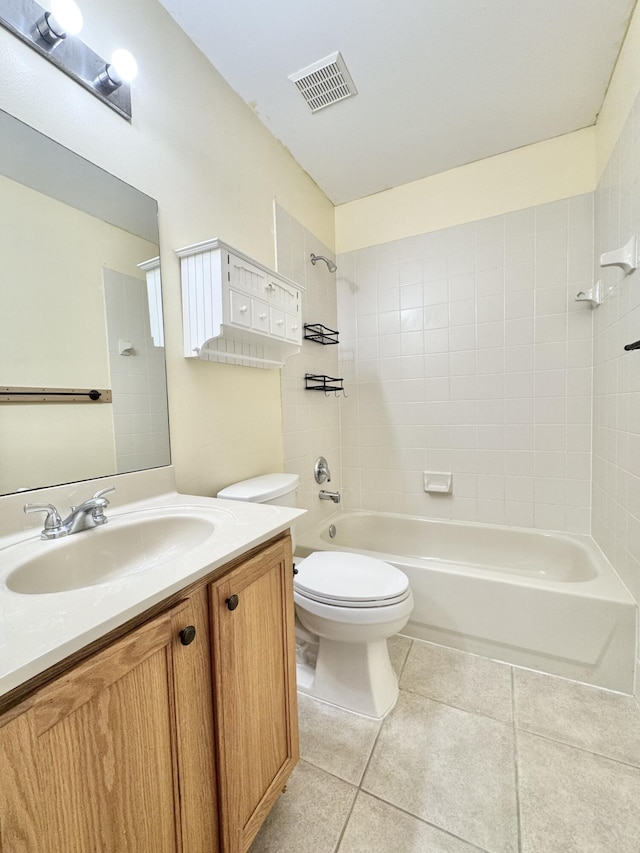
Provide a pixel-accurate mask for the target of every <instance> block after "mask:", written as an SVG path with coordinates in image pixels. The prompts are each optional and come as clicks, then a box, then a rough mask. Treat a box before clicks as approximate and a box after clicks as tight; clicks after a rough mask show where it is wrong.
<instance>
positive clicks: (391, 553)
mask: <svg viewBox="0 0 640 853" xmlns="http://www.w3.org/2000/svg"><path fill="white" fill-rule="evenodd" d="M330 525H334V526H335V536H334V537H331V535H330V532H329V527H330ZM329 549H333V550H340V551H357V552H358V553H364V554H370V555H371V556H375V557H378V558H380V559H383V560H386V561H387V562H390V563H393V564H394V565H395V566H398V567H399V568H400V569H402V570H403V571H404V572H405V573H406V574H407V575H408V577H409V581H410V583H411V587H412V589H413V594H414V598H415V608H414V611H413V613H412V616H411V619H410V621H409V623H408V625H407V627H406V629H405V631H404V632H403V633H405V634H407V635H408V636H411V637H416V638H418V639H422V640H430V641H432V642H436V643H441V644H442V645H446V646H451V647H453V648H457V649H463V650H465V651H469V652H474V653H477V654H482V655H486V656H488V657H491V658H494V659H496V660H502V661H506V662H507V663H512V664H516V665H519V666H525V667H530V668H532V669H537V670H540V671H543V672H548V673H552V674H555V675H562V676H565V677H567V678H573V679H576V680H578V681H584V682H587V683H591V684H597V685H599V686H601V687H607V688H609V689H611V690H619V691H621V692H623V693H633V674H634V660H635V643H636V611H637V608H636V605H635V602H634V600H633V598H632V596H631V594H630V593H629V592H628V591H627V589H626V587H625V586H624V585H623V583H622V581H621V580H620V579H619V578H618V576H617V575H616V573H615V572H614V570H613V568H612V567H611V565H610V563H609V562H608V561H607V560H606V558H605V557H604V555H603V554H602V552H601V551H600V550H599V549H598V547H597V546H596V545H595V543H594V542H593V540H592V539H591V538H590V537H588V536H573V535H564V534H560V533H547V532H544V531H535V530H526V529H520V528H509V527H500V526H498V525H479V524H463V523H459V522H446V521H430V520H427V519H422V518H414V517H412V516H406V515H393V514H391V513H372V512H361V511H356V512H353V511H347V510H345V511H341V512H338V513H336V514H335V515H333V516H332V517H331V518H329V519H327V520H326V521H324V522H322V524H320V525H318V526H317V527H316V528H314V529H312V530H310V531H307V532H306V533H304V534H301V535H300V537H299V541H298V543H297V547H296V554H298V555H299V556H301V557H304V556H306V555H308V554H310V553H311V552H312V551H318V550H329Z"/></svg>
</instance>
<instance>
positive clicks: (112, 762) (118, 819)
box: [0, 608, 215, 853]
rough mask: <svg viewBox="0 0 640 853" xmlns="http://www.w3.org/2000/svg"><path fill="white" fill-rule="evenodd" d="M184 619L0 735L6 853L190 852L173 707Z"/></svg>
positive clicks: (89, 669)
mask: <svg viewBox="0 0 640 853" xmlns="http://www.w3.org/2000/svg"><path fill="white" fill-rule="evenodd" d="M181 609H182V608H176V609H175V610H174V611H170V612H169V613H167V614H165V615H163V616H161V617H159V618H157V619H155V620H153V621H151V622H149V623H147V624H145V625H143V626H142V627H141V628H139V629H137V630H136V631H134V632H132V633H131V634H130V635H128V636H126V637H125V638H123V639H121V640H118V641H116V642H115V643H114V644H113V645H112V646H110V647H108V648H107V649H105V650H104V651H102V652H100V653H98V654H97V655H95V656H93V657H92V658H90V659H89V660H87V661H85V662H83V663H81V664H79V665H78V666H77V667H75V668H74V669H72V670H71V671H70V672H69V673H68V674H66V675H64V676H62V677H60V678H58V679H56V680H55V681H53V682H52V683H51V684H49V685H47V686H45V687H44V688H42V689H41V690H40V691H38V692H37V693H36V694H35V696H34V697H32V698H31V699H30V700H29V701H28V703H27V706H28V710H26V711H25V712H24V713H23V714H21V715H20V716H19V717H17V718H16V719H14V720H13V721H12V722H10V723H8V724H7V725H6V726H4V727H3V728H1V729H0V758H2V759H3V761H2V767H3V778H2V781H1V783H0V793H1V803H0V805H1V815H2V817H1V823H0V849H2V850H7V851H9V850H11V851H12V853H14V852H15V853H18V851H22V850H24V851H25V853H60V851H65V853H87V851H94V853H140V851H143V850H144V851H147V850H148V851H151V850H153V851H154V853H165V851H166V853H174V851H182V850H183V846H182V822H181V820H180V797H181V791H180V788H179V782H178V775H179V770H178V767H179V762H178V752H179V749H182V751H183V752H184V754H185V756H186V755H188V753H189V748H188V746H185V745H184V744H180V742H179V739H178V738H177V735H176V703H175V701H174V690H175V687H174V651H175V646H176V645H177V644H179V639H178V638H177V637H176V621H175V620H176V619H178V618H179V617H180V613H179V612H178V610H181ZM205 633H206V625H205ZM207 645H208V643H207ZM189 648H190V647H187V648H185V652H186V651H188V649H189ZM178 668H180V664H179V665H178ZM196 670H197V667H196ZM188 671H189V667H187V668H186V669H185V672H186V673H188ZM176 673H177V670H176ZM188 678H189V676H188V675H184V674H183V675H181V676H178V678H177V683H180V679H183V680H184V679H187V680H188ZM214 831H215V821H214ZM184 849H185V850H186V849H187V847H186V846H185V848H184ZM193 849H194V850H195V849H199V848H197V847H194V848H193ZM202 849H205V848H202ZM213 849H215V848H213Z"/></svg>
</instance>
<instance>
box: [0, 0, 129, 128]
mask: <svg viewBox="0 0 640 853" xmlns="http://www.w3.org/2000/svg"><path fill="white" fill-rule="evenodd" d="M0 24H1V25H2V26H4V27H5V28H6V29H8V30H9V31H10V32H11V33H13V35H15V36H17V37H18V38H19V39H21V40H22V41H23V42H24V43H25V44H28V45H29V47H31V48H33V50H35V51H37V52H38V53H39V54H40V56H42V57H44V58H45V59H47V60H48V61H49V62H51V63H52V64H53V65H55V66H56V67H57V68H59V69H60V71H64V73H65V74H67V75H68V76H69V77H72V78H73V79H74V80H75V81H76V83H79V84H80V85H81V86H83V87H84V88H85V89H87V90H88V91H89V92H91V94H92V95H95V96H96V97H97V98H99V99H100V100H101V101H102V102H103V103H105V104H107V105H108V106H109V107H111V109H112V110H115V112H117V113H118V114H119V115H121V116H122V117H123V118H125V119H127V121H131V88H130V86H129V83H130V81H131V80H133V78H134V77H135V76H136V73H137V70H138V66H137V63H136V61H135V59H134V58H133V56H132V55H131V54H130V53H129V52H128V51H126V50H122V49H120V50H116V51H114V54H113V56H112V58H111V61H110V62H106V61H105V60H104V59H103V58H102V57H101V56H98V54H97V53H94V51H93V50H91V48H90V47H87V45H85V44H84V43H83V42H82V41H80V39H79V38H77V36H76V34H77V33H78V32H80V30H81V28H82V12H81V11H80V9H79V8H78V6H77V5H76V3H75V0H51V11H50V12H49V11H47V10H46V9H43V8H42V6H40V5H38V3H36V2H35V0H0Z"/></svg>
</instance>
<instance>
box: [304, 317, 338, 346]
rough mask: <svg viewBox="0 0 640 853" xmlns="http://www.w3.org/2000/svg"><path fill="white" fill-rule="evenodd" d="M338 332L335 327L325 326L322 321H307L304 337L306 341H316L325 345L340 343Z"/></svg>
mask: <svg viewBox="0 0 640 853" xmlns="http://www.w3.org/2000/svg"><path fill="white" fill-rule="evenodd" d="M338 334H339V333H338V332H335V331H334V330H333V329H329V328H327V326H323V325H322V323H305V324H304V339H305V340H306V341H315V342H316V343H317V344H322V346H323V347H326V346H330V345H331V344H339V343H340V341H339V340H338Z"/></svg>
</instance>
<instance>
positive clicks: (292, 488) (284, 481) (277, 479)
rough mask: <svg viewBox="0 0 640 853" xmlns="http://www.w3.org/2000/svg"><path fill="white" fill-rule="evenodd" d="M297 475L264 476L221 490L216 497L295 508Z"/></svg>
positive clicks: (298, 478)
mask: <svg viewBox="0 0 640 853" xmlns="http://www.w3.org/2000/svg"><path fill="white" fill-rule="evenodd" d="M299 480H300V477H299V476H298V474H264V475H263V476H262V477H252V478H251V479H250V480H242V481H241V482H240V483H233V484H232V485H230V486H227V487H226V488H224V489H221V490H220V491H219V492H218V494H217V495H216V497H218V498H223V499H224V500H228V501H249V502H250V503H260V504H275V505H276V506H291V507H296V506H297V505H298V504H297V500H296V498H297V490H298V482H299Z"/></svg>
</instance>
